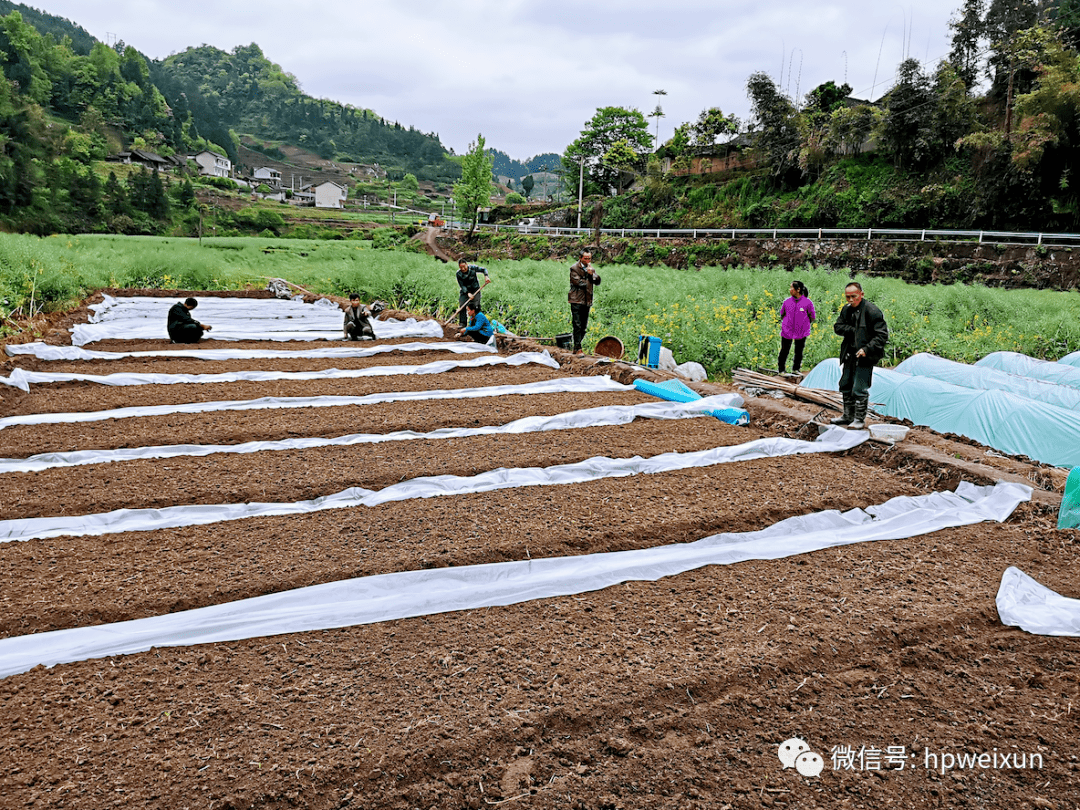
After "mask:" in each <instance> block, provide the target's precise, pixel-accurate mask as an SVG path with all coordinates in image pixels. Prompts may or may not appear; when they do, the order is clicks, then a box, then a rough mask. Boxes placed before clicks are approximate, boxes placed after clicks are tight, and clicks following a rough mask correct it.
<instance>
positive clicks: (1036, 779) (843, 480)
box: [0, 344, 1080, 810]
mask: <svg viewBox="0 0 1080 810" xmlns="http://www.w3.org/2000/svg"><path fill="white" fill-rule="evenodd" d="M292 345H293V346H294V347H295V348H306V347H301V346H299V345H296V344H292ZM99 347H100V348H112V347H107V346H99V345H97V344H95V345H94V346H93V347H92V348H99ZM138 347H139V348H148V346H146V345H142V344H139V345H138ZM274 348H284V347H282V346H280V345H276V346H275V347H274ZM429 360H430V358H425V357H421V356H419V355H415V354H413V353H401V354H388V355H381V356H379V357H377V358H371V359H370V360H357V361H350V363H351V365H349V366H348V367H353V368H357V367H365V366H367V365H385V364H399V363H400V364H411V363H421V362H427V361H429ZM13 362H14V363H15V364H17V365H21V366H23V367H24V368H31V367H46V368H49V369H50V370H61V369H62V368H70V369H78V370H93V371H95V372H99V373H101V372H105V371H113V370H121V369H124V370H134V369H139V370H142V369H146V370H150V369H153V370H155V371H172V372H175V371H179V370H181V369H182V370H184V371H197V372H202V373H211V372H213V371H221V370H226V369H228V368H236V367H239V366H243V367H245V368H288V369H290V370H296V369H300V368H326V367H327V366H326V364H325V363H323V362H322V361H303V360H300V359H295V360H284V361H247V362H245V363H242V364H236V363H216V362H210V361H206V362H203V361H185V360H180V359H168V358H166V359H162V360H156V359H154V360H149V361H146V362H144V361H137V362H136V361H131V362H129V361H113V362H107V363H94V364H89V363H88V364H37V363H36V361H32V360H31V359H30V358H15V359H13ZM333 365H339V366H340V365H343V362H336V361H335V362H334V363H333ZM590 369H591V370H593V371H599V372H601V373H603V372H604V371H605V369H606V370H610V367H604V366H601V367H597V368H595V369H593V368H592V367H591V365H590V363H589V361H587V360H575V361H574V362H573V363H571V364H569V369H568V371H569V373H584V372H586V371H588V370H590ZM621 373H627V374H628V373H630V372H629V371H625V372H621ZM549 376H551V374H550V373H549V372H548V371H547V370H546V369H539V368H537V369H530V368H525V369H507V368H501V369H499V368H497V367H496V368H495V369H483V370H461V371H455V372H450V373H447V374H439V375H430V376H424V377H418V378H415V379H410V378H400V379H399V378H392V377H383V378H367V379H364V380H356V381H347V385H344V386H338V385H337V384H336V383H335V382H334V381H318V382H316V383H308V384H305V385H303V386H299V387H298V386H296V385H292V384H281V383H269V384H261V385H252V384H235V385H227V386H225V385H223V386H218V385H210V386H161V387H160V388H159V387H152V386H140V387H131V388H117V389H103V388H102V387H100V386H91V385H89V384H71V385H58V386H35V387H33V388H32V390H31V393H30V394H29V395H19V396H17V397H10V396H8V393H9V392H7V391H5V392H4V394H5V399H4V401H3V403H2V405H3V407H4V409H5V411H4V412H5V413H7V414H10V413H33V412H42V411H57V410H95V409H99V408H104V407H117V406H121V405H131V404H136V403H149V402H169V401H189V400H194V399H196V398H208V399H243V398H249V397H254V396H269V395H289V396H295V395H312V394H322V393H353V394H355V393H362V392H370V391H377V390H406V389H408V388H409V387H410V386H416V387H417V388H425V387H434V388H442V387H457V386H460V387H472V386H478V385H492V384H501V383H509V382H523V381H526V380H530V379H546V378H548V377H549ZM402 386H404V388H402ZM201 389H207V390H205V391H202V390H201ZM210 389H213V390H210ZM346 389H347V390H346ZM640 401H644V398H643V397H642V396H640V395H638V394H636V393H628V394H590V395H543V396H522V397H509V398H505V399H500V400H469V401H456V402H450V401H444V402H423V403H421V402H417V403H391V404H388V405H385V406H371V407H366V408H362V409H360V408H350V409H348V410H346V409H344V408H319V409H310V410H306V411H305V410H290V411H261V412H251V413H245V414H200V415H191V416H180V415H175V416H169V417H155V418H148V419H126V420H115V421H113V422H99V423H88V424H86V425H72V426H62V425H50V426H40V427H25V428H6V429H4V430H3V431H0V452H2V454H3V455H5V456H24V455H29V454H32V453H36V452H43V451H44V450H48V449H73V448H79V447H89V446H95V447H121V446H137V445H144V444H167V443H175V442H194V443H219V442H241V441H248V440H251V439H256V438H285V437H289V436H308V435H341V434H344V433H353V432H388V431H391V430H398V429H404V428H409V429H414V430H425V431H426V430H432V429H435V428H437V427H447V426H475V425H478V424H480V425H482V424H497V423H504V422H507V421H511V420H512V419H516V418H519V417H520V416H524V415H528V414H532V413H558V412H562V411H565V410H570V409H572V408H580V407H590V406H595V405H602V404H608V403H630V402H640ZM750 408H751V413H752V415H753V416H754V422H753V423H752V425H751V426H749V427H746V428H736V427H732V426H728V425H724V424H721V423H719V422H716V421H714V420H711V419H693V420H681V421H677V422H655V421H645V420H643V421H639V422H636V423H634V424H632V425H627V426H623V427H616V428H593V429H588V430H581V431H559V432H553V433H547V434H531V435H523V436H515V437H485V438H473V439H462V440H439V441H427V442H423V441H409V442H395V443H392V444H382V445H366V446H361V447H354V448H348V449H337V448H334V449H317V450H307V451H289V452H274V453H260V454H255V455H243V456H241V455H226V454H222V455H217V456H212V457H209V458H204V459H191V458H188V459H165V460H155V461H141V462H121V463H116V464H109V465H101V466H98V467H75V468H70V469H67V470H50V471H46V472H42V473H35V474H9V475H5V476H3V478H4V480H3V481H2V482H0V483H2V485H3V486H2V487H0V493H2V495H0V498H2V506H0V510H2V512H3V517H4V518H5V519H10V518H17V517H30V516H34V515H48V514H63V513H67V514H77V513H84V512H90V511H102V510H105V509H112V508H117V507H120V506H128V507H148V506H163V505H168V504H176V503H194V502H237V501H244V500H271V501H287V500H296V499H301V498H308V497H313V496H315V495H321V494H330V493H332V492H337V491H339V490H341V489H344V488H345V487H348V486H365V487H371V488H379V487H383V486H386V485H388V484H391V483H396V482H397V481H398V480H401V479H403V478H410V477H414V476H418V475H427V474H442V473H454V474H461V475H469V474H475V473H477V472H481V471H484V470H488V469H492V468H495V467H498V466H508V467H510V466H513V467H517V466H547V465H551V464H560V463H565V462H568V461H576V460H580V459H583V458H587V457H589V456H591V455H612V456H629V455H633V454H640V455H643V456H650V455H654V454H657V453H661V452H667V451H670V450H694V449H700V448H703V447H709V446H717V445H729V444H733V443H738V442H742V441H746V440H749V439H752V438H757V437H759V436H762V435H775V434H777V433H787V434H792V435H803V436H804V437H805V435H806V433H807V431H808V430H811V429H809V428H804V427H803V425H804V421H805V420H803V419H802V417H803V416H806V413H807V411H809V416H812V415H813V413H814V410H815V409H812V408H810V407H809V406H805V407H804V406H796V407H794V408H788V407H786V406H772V405H769V404H768V403H758V402H752V403H751V405H750ZM808 418H809V417H808V416H807V417H806V419H807V420H808ZM924 438H925V441H924ZM912 440H913V442H914V447H912V448H909V449H908V450H904V449H903V447H902V446H900V447H897V448H895V449H893V450H886V449H885V448H882V447H880V446H877V447H864V448H860V449H858V450H856V451H854V452H852V453H848V454H845V455H842V456H829V457H804V458H783V459H773V460H761V461H754V462H746V463H737V464H728V465H721V466H718V467H714V468H707V469H701V470H688V471H681V472H676V473H665V474H658V475H647V476H633V477H629V478H618V479H608V480H604V481H597V482H592V483H588V484H581V485H571V486H559V487H545V488H519V489H509V490H500V491H496V492H490V493H486V494H474V495H464V496H456V497H443V498H432V499H427V500H419V501H405V502H399V503H390V504H385V505H382V506H378V507H371V508H367V507H359V508H355V509H344V510H335V511H329V512H319V513H315V514H311V515H305V516H290V517H278V518H257V519H248V520H241V521H235V522H228V523H219V524H213V525H209V526H201V527H192V528H187V529H172V530H161V531H153V532H139V533H126V534H118V535H107V536H103V537H61V538H55V539H48V540H31V541H27V542H22V543H3V544H0V582H3V583H4V587H3V588H0V636H5V637H6V636H13V635H21V634H26V633H38V632H44V631H48V630H53V629H59V628H67V627H76V626H81V625H86V624H91V623H100V622H110V621H118V620H124V619H132V618H138V617H143V616H152V615H158V614H162V613H166V612H170V611H177V610H184V609H188V608H192V607H198V606H201V605H210V604H217V603H221V602H225V601H229V600H234V599H239V598H244V597H249V596H255V595H259V594H264V593H271V592H277V591H282V590H286V589H289V588H294V587H300V586H304V585H311V584H316V583H321V582H330V581H335V580H339V579H343V578H347V577H355V576H364V575H369V574H377V573H385V572H392V571H403V570H413V569H420V568H430V567H441V566H458V565H468V564H475V563H489V562H500V561H505V560H520V559H527V558H537V557H545V556H562V555H570V554H588V553H595V552H605V551H617V550H624V549H632V548H645V547H650V546H654V545H660V544H665V543H675V542H686V541H691V540H696V539H699V538H701V537H704V536H707V535H710V534H713V533H716V532H720V531H749V530H754V529H758V528H763V527H765V526H767V525H770V524H772V523H774V522H776V521H777V520H780V519H783V518H785V517H788V516H791V515H796V514H804V513H807V512H812V511H818V510H822V509H849V508H852V507H856V506H867V505H870V504H874V503H879V502H882V501H884V500H886V499H888V498H890V497H893V496H896V495H902V494H915V493H920V492H928V491H931V490H933V489H938V488H942V487H944V486H946V485H948V486H952V485H953V481H952V479H954V478H958V477H960V475H961V472H958V470H959V471H966V472H971V471H974V472H975V473H976V475H975V477H979V475H984V476H987V477H990V476H993V474H994V468H991V467H989V466H985V465H976V464H975V463H974V461H976V460H988V461H996V462H999V463H1004V460H1000V459H993V458H991V459H975V458H974V456H975V455H976V454H975V453H974V451H973V454H972V455H973V458H972V461H970V462H965V463H968V464H969V466H968V467H954V466H950V463H949V461H948V460H949V458H950V457H951V454H950V453H949V452H948V450H949V448H951V447H953V445H952V444H950V443H949V442H948V440H946V439H943V438H941V437H935V436H934V435H933V434H931V433H930V432H929V431H924V430H919V431H914V432H913V435H912ZM919 447H922V448H923V450H922V451H919V450H918V449H917V448H919ZM920 452H923V453H924V454H923V455H922V456H920V455H919V453H920ZM905 453H907V454H906V455H905ZM1007 461H1008V463H1009V464H1010V465H1014V466H1013V467H1011V468H1010V470H1009V472H1010V474H1014V475H1020V476H1021V477H1023V475H1024V472H1025V471H1024V469H1023V467H1022V465H1021V462H1019V461H1016V460H1007ZM980 470H981V471H985V472H979V471H980ZM1028 474H1029V477H1031V478H1037V477H1038V476H1040V475H1045V474H1044V473H1041V472H1040V471H1039V469H1038V468H1035V467H1032V468H1030V470H1029V471H1028ZM1052 483H1053V482H1052V481H1051V484H1052ZM1049 488H1050V489H1053V488H1054V487H1053V486H1049ZM1048 494H1049V493H1048ZM1077 540H1078V533H1077V532H1072V531H1070V532H1059V531H1056V530H1055V529H1054V515H1053V512H1052V510H1050V509H1048V508H1045V507H1042V506H1040V505H1038V504H1028V505H1024V506H1022V507H1021V508H1020V509H1019V510H1018V511H1017V512H1016V513H1015V514H1014V515H1013V516H1012V518H1010V519H1009V521H1007V522H1006V523H1005V524H1003V525H1000V526H998V525H993V526H990V525H982V526H973V527H966V528H958V529H950V530H946V531H942V532H938V533H935V534H933V535H929V536H925V537H919V538H914V539H911V540H903V541H889V542H883V543H876V544H865V545H856V546H849V547H845V548H838V549H832V550H828V551H821V552H817V553H814V554H810V555H804V556H800V557H795V558H791V559H787V560H778V561H757V562H748V563H743V564H740V565H736V566H726V567H710V568H706V569H701V570H698V571H694V572H691V573H688V574H684V575H681V576H677V577H671V578H668V579H664V580H661V581H659V582H655V583H638V582H632V583H626V584H623V585H619V586H616V587H613V588H608V589H606V590H603V591H598V592H593V593H585V594H579V595H576V596H569V597H563V598H555V599H547V600H542V601H538V602H529V603H524V604H521V605H515V606H509V607H503V608H489V609H485V610H479V611H472V612H466V613H449V614H442V615H436V616H429V617H425V618H419V619H409V620H402V621H395V622H387V623H383V624H376V625H370V626H362V627H353V628H347V629H342V630H333V631H325V632H315V633H304V634H293V635H282V636H272V637H265V638H257V639H252V640H250V641H244V642H236V643H228V644H214V645H205V646H200V647H177V648H164V649H156V650H153V651H151V652H148V653H142V654H137V655H129V656H123V657H116V658H111V659H103V660H93V661H84V662H80V663H74V664H64V665H59V666H56V667H53V668H51V669H44V668H41V667H39V668H37V669H35V670H33V671H31V672H27V673H24V674H21V675H15V676H11V677H8V678H5V679H2V680H0V727H2V728H3V729H4V730H5V733H4V734H3V735H2V737H0V762H3V763H4V767H3V768H2V769H0V808H4V809H5V810H6V808H25V807H34V808H43V807H54V808H100V807H155V808H158V807H165V808H174V807H175V808H183V807H191V808H196V807H198V808H249V807H258V808H287V807H289V808H292V807H302V808H342V807H356V808H401V809H402V810H406V809H407V808H425V810H426V808H432V807H437V808H462V807H465V808H483V807H489V806H495V805H498V804H501V803H505V804H506V805H507V806H509V807H529V808H590V810H591V809H592V808H596V809H597V810H599V809H600V808H604V809H605V810H609V809H612V808H654V807H655V808H680V809H681V808H729V810H734V809H735V808H739V809H740V810H741V808H758V807H762V806H766V807H786V808H825V807H850V808H858V807H865V808H878V807H895V808H912V807H942V808H956V807H963V808H1025V807H1028V808H1065V807H1075V806H1077V805H1078V804H1080V782H1078V780H1077V771H1078V770H1080V761H1078V760H1077V756H1076V752H1075V748H1076V732H1077V722H1076V720H1075V719H1074V718H1073V715H1072V713H1073V711H1080V679H1078V675H1077V663H1078V658H1080V641H1078V640H1077V639H1068V638H1042V637H1036V636H1031V635H1028V634H1025V633H1023V632H1021V631H1020V630H1017V629H1015V628H1007V627H1003V626H1002V625H1001V623H1000V621H999V620H998V617H997V612H996V610H995V607H994V601H993V599H994V594H995V592H996V590H997V587H998V583H999V582H1000V578H1001V574H1002V572H1003V571H1004V569H1005V568H1006V567H1007V566H1009V565H1017V566H1019V567H1020V568H1022V569H1023V570H1025V571H1027V572H1028V573H1030V574H1031V575H1032V576H1034V577H1036V578H1037V579H1039V580H1040V581H1042V582H1044V583H1045V584H1046V585H1047V586H1049V587H1051V588H1054V589H1055V590H1058V591H1060V592H1063V593H1067V594H1069V595H1073V596H1075V595H1077V594H1078V593H1080V587H1078V583H1077V581H1076V578H1075V575H1074V574H1073V573H1072V572H1074V571H1075V570H1076V567H1077V563H1078V562H1080V548H1078V544H1077ZM793 736H800V737H802V738H803V739H805V740H806V741H807V742H808V743H809V745H810V746H811V748H812V749H813V750H815V751H816V752H818V753H819V754H821V755H822V756H823V757H824V759H825V770H824V771H823V773H822V774H821V775H820V777H817V778H806V777H803V776H800V775H799V774H798V773H797V772H795V770H794V769H788V770H784V769H782V767H781V764H780V761H779V759H778V758H777V750H778V746H779V743H781V742H782V741H783V740H786V739H788V738H790V737H793ZM889 746H902V747H903V748H904V752H905V753H906V755H908V759H907V760H906V767H905V768H904V770H902V771H901V770H899V769H898V768H897V767H896V766H895V764H889V763H888V762H886V761H885V759H884V757H883V756H882V760H881V763H882V765H881V770H869V769H862V768H860V767H859V766H858V760H856V768H855V769H854V770H834V769H833V764H832V759H831V753H832V752H833V751H834V749H835V748H837V747H850V748H853V749H854V750H855V751H856V752H857V751H858V750H859V749H860V747H865V748H866V749H871V748H876V749H881V751H884V750H885V749H886V748H887V747H889ZM995 749H997V751H998V752H1009V753H1010V754H1016V755H1020V754H1024V755H1026V756H1027V757H1028V760H1027V761H1028V762H1030V757H1031V755H1033V754H1040V755H1041V756H1042V758H1043V766H1042V767H1041V768H1032V767H1028V768H1025V769H1019V768H1017V767H1007V768H999V769H993V768H985V769H980V768H978V767H976V768H975V769H973V770H971V769H967V770H960V769H959V768H954V769H952V770H951V771H948V772H946V773H941V772H940V771H941V768H940V767H938V768H937V769H936V770H935V769H934V768H927V767H925V765H926V763H927V761H928V757H929V756H931V755H933V756H936V757H937V758H938V760H939V762H940V761H941V759H942V756H941V755H942V754H945V753H948V754H952V755H955V754H966V753H983V752H988V753H989V752H993V751H994V750H995ZM864 754H865V751H864ZM865 761H866V760H864V762H865Z"/></svg>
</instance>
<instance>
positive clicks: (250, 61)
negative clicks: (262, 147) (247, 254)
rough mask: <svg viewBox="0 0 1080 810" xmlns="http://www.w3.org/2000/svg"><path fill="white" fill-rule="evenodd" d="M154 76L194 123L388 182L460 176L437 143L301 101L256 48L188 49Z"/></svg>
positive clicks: (351, 110)
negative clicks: (379, 172)
mask: <svg viewBox="0 0 1080 810" xmlns="http://www.w3.org/2000/svg"><path fill="white" fill-rule="evenodd" d="M152 71H153V75H154V78H155V82H156V83H157V85H158V86H159V87H160V88H161V89H162V91H163V92H164V94H165V97H166V99H169V101H170V103H176V104H179V105H180V106H181V107H182V108H183V107H185V106H186V108H187V110H189V111H190V112H191V114H192V116H193V118H194V120H195V121H196V122H198V121H199V120H205V121H208V122H209V121H212V122H216V123H217V124H218V125H219V126H220V127H222V128H226V129H229V130H232V131H233V132H234V133H239V134H249V135H253V136H254V137H256V138H258V139H261V140H269V141H283V142H286V143H291V144H295V145H297V146H302V147H304V148H305V149H308V150H310V151H312V152H315V153H317V154H319V155H321V156H322V157H325V158H328V159H338V160H342V161H345V162H352V163H380V164H382V165H383V167H384V168H387V169H388V170H389V171H390V172H391V175H393V174H394V173H395V170H396V172H398V173H400V174H404V173H405V172H410V173H412V174H414V175H416V177H417V178H418V179H420V180H425V179H429V180H435V179H443V180H448V179H453V178H454V177H456V176H457V175H458V174H460V171H459V169H458V167H457V164H456V163H454V162H452V161H450V160H449V159H448V156H447V152H446V150H445V149H444V148H443V146H442V144H441V143H440V141H439V138H438V136H437V135H435V134H433V133H423V132H420V131H419V130H417V129H415V128H414V127H404V126H402V125H401V124H400V123H398V122H396V121H395V122H390V121H386V120H385V119H383V118H381V117H379V115H377V114H376V113H374V112H372V111H371V110H361V109H356V108H355V107H350V106H346V105H343V104H339V103H338V102H336V101H329V100H327V99H315V98H312V97H311V96H307V95H305V94H304V93H303V92H301V90H300V88H299V86H298V84H297V82H296V78H295V77H294V76H293V75H292V74H290V73H286V72H285V71H284V70H282V68H281V67H280V66H279V65H276V64H274V63H273V62H271V61H270V60H268V59H267V58H266V57H265V56H264V55H263V52H262V50H261V49H260V48H259V46H258V45H256V44H254V43H253V44H251V45H247V46H238V47H236V48H234V49H233V50H232V52H231V53H226V52H225V51H222V50H219V49H217V48H213V47H210V46H209V45H203V46H201V47H198V48H188V49H187V50H186V51H183V52H182V53H178V54H173V55H172V56H169V57H168V58H166V59H165V60H164V61H163V62H161V63H155V64H154V65H153V68H152ZM233 157H234V160H235V156H233Z"/></svg>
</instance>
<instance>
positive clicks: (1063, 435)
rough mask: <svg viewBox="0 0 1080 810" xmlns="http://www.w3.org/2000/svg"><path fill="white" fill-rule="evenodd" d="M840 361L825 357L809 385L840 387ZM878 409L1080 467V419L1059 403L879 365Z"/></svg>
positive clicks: (873, 391) (873, 393) (874, 393)
mask: <svg viewBox="0 0 1080 810" xmlns="http://www.w3.org/2000/svg"><path fill="white" fill-rule="evenodd" d="M839 382H840V363H839V362H838V361H837V360H836V359H835V358H833V359H830V360H826V361H825V362H823V363H819V364H818V366H817V367H816V368H815V369H814V370H813V371H811V372H810V374H808V375H807V377H806V379H805V380H803V382H802V385H803V387H805V388H827V389H831V390H833V391H835V390H837V388H838V387H839ZM870 401H871V402H872V403H880V404H876V405H875V406H874V410H876V411H877V412H878V413H882V414H885V415H887V416H893V417H896V418H898V419H909V420H911V421H912V422H914V423H915V424H917V425H925V426H927V427H930V428H932V429H934V430H936V431H938V432H939V433H958V434H960V435H961V436H967V437H968V438H970V439H974V440H975V441H977V442H978V443H979V444H983V445H986V446H987V447H992V448H994V449H995V450H1000V451H1001V452H1003V453H1012V454H1019V455H1025V456H1028V457H1030V458H1033V459H1035V460H1037V461H1041V462H1043V463H1045V464H1053V465H1055V466H1058V467H1077V466H1080V417H1078V416H1077V412H1076V411H1074V410H1071V409H1068V408H1063V407H1061V406H1059V405H1051V404H1049V403H1046V402H1039V401H1037V400H1033V399H1028V398H1027V397H1023V396H1019V395H1017V394H1014V393H1010V392H1008V391H1001V390H995V389H992V388H988V387H987V388H965V387H963V386H960V385H954V384H951V383H947V382H943V381H942V380H939V379H936V378H934V377H926V376H912V375H909V374H902V373H900V372H898V371H893V370H890V369H874V382H873V385H872V387H871V388H870Z"/></svg>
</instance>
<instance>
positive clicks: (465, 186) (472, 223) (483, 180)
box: [454, 135, 493, 239]
mask: <svg viewBox="0 0 1080 810" xmlns="http://www.w3.org/2000/svg"><path fill="white" fill-rule="evenodd" d="M492 188H493V187H492V184H491V158H490V157H488V155H487V153H486V152H485V151H484V136H483V135H477V136H476V141H475V143H471V144H469V151H468V152H466V153H465V154H464V155H462V156H461V180H459V181H458V182H456V183H454V202H456V203H457V207H458V208H459V209H461V215H462V216H464V217H468V218H469V235H468V238H469V239H471V238H472V235H473V231H474V230H476V217H477V212H478V211H479V210H480V206H482V205H486V204H487V202H488V200H490V199H491V192H492Z"/></svg>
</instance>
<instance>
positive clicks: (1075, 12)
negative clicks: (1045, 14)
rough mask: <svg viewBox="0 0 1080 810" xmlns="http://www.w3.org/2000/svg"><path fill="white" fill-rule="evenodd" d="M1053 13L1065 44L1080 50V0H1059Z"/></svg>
mask: <svg viewBox="0 0 1080 810" xmlns="http://www.w3.org/2000/svg"><path fill="white" fill-rule="evenodd" d="M1051 15H1052V17H1053V20H1054V23H1055V24H1056V25H1057V26H1058V28H1060V29H1061V38H1062V39H1063V40H1064V42H1065V44H1066V45H1068V46H1069V47H1070V48H1072V49H1073V50H1074V51H1075V50H1080V0H1058V2H1057V4H1056V5H1055V6H1054V7H1053V9H1052V10H1051Z"/></svg>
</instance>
